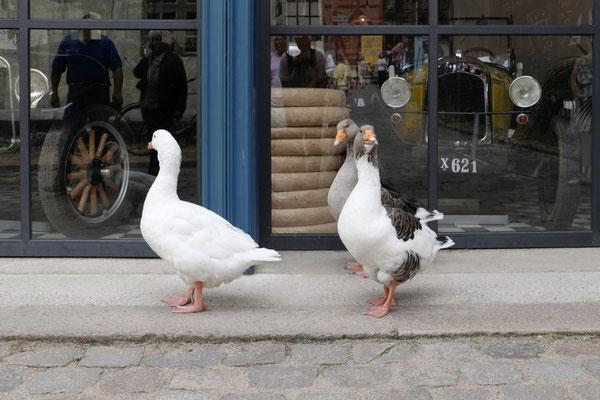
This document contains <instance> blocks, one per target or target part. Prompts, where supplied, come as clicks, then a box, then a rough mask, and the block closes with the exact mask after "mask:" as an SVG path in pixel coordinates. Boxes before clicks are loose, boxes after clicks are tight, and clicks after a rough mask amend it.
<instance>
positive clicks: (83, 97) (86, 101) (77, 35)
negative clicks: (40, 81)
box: [50, 14, 123, 129]
mask: <svg viewBox="0 0 600 400" xmlns="http://www.w3.org/2000/svg"><path fill="white" fill-rule="evenodd" d="M91 18H95V16H94V15H92V14H86V15H85V16H83V19H91ZM65 71H66V72H67V85H68V86H69V90H68V92H67V101H66V106H65V110H64V113H63V123H64V128H65V129H70V128H71V123H72V121H73V120H75V119H78V118H75V117H81V116H82V115H83V113H86V114H88V113H91V112H93V107H90V106H92V105H96V104H101V105H112V106H113V107H114V108H115V109H116V110H117V111H120V110H121V106H122V105H123V96H122V94H121V89H122V87H123V65H122V63H121V58H120V57H119V53H118V52H117V49H116V47H115V45H114V43H113V42H112V40H110V39H109V38H108V37H106V36H104V35H101V34H100V32H99V31H97V30H90V29H81V30H79V31H75V32H71V33H69V34H68V35H67V36H65V37H64V38H63V39H62V40H61V42H60V44H59V46H58V50H57V51H56V55H55V57H54V60H53V62H52V72H51V75H50V82H51V85H52V94H51V95H50V104H51V105H52V107H57V108H58V107H60V98H59V95H58V86H59V84H60V80H61V77H62V74H63V73H64V72H65ZM108 71H112V74H113V82H114V84H113V92H112V103H111V97H110V87H111V82H110V77H109V73H108Z"/></svg>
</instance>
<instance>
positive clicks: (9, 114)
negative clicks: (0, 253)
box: [0, 29, 37, 239]
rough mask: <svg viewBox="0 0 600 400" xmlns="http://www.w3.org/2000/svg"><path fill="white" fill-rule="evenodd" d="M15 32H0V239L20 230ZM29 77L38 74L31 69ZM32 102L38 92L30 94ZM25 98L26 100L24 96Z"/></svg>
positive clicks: (16, 48) (17, 89) (17, 70)
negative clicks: (0, 194)
mask: <svg viewBox="0 0 600 400" xmlns="http://www.w3.org/2000/svg"><path fill="white" fill-rule="evenodd" d="M17 32H18V31H16V30H13V29H4V30H1V31H0V81H1V82H2V84H1V85H0V88H2V95H1V96H0V115H1V116H2V118H1V119H0V124H2V128H0V165H1V166H2V168H0V193H2V207H0V238H1V239H18V238H19V237H20V231H21V201H20V200H21V193H20V188H21V185H20V153H21V152H20V140H19V137H20V136H19V103H20V101H21V96H20V92H19V63H18V60H17V57H18V54H17V53H18V48H19V47H18V43H17ZM31 75H32V78H34V76H37V73H36V72H35V71H33V70H32V71H31ZM33 96H34V98H33V99H32V101H35V99H36V97H37V94H34V95H33ZM24 100H25V101H27V100H26V99H24Z"/></svg>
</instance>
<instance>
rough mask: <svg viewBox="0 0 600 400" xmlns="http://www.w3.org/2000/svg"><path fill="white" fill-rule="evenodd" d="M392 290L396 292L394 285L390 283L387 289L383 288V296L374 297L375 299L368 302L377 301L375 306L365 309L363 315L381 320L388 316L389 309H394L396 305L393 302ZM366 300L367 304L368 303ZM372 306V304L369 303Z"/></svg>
mask: <svg viewBox="0 0 600 400" xmlns="http://www.w3.org/2000/svg"><path fill="white" fill-rule="evenodd" d="M394 290H396V283H394V282H392V283H390V286H389V288H388V287H386V286H384V287H383V292H384V295H383V296H382V297H376V298H375V299H370V300H373V301H375V300H378V301H377V303H375V306H373V307H369V308H367V311H366V312H365V313H364V314H365V315H371V316H373V317H376V318H381V317H383V316H385V315H387V314H388V312H389V311H390V307H394V306H395V305H396V301H395V300H394ZM370 300H368V301H367V302H369V301H370ZM369 304H373V303H369Z"/></svg>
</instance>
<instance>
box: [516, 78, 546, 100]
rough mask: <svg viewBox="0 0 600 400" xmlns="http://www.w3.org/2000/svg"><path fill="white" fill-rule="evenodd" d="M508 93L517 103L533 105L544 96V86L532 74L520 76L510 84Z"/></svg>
mask: <svg viewBox="0 0 600 400" xmlns="http://www.w3.org/2000/svg"><path fill="white" fill-rule="evenodd" d="M508 95H509V96H510V99H511V100H512V102H513V103H515V105H517V106H519V107H531V106H533V105H534V104H535V103H537V102H538V101H539V99H540V97H542V87H541V86H540V84H539V83H538V81H536V80H535V79H533V78H532V77H531V76H520V77H518V78H517V79H515V80H514V81H512V83H511V84H510V87H509V88H508Z"/></svg>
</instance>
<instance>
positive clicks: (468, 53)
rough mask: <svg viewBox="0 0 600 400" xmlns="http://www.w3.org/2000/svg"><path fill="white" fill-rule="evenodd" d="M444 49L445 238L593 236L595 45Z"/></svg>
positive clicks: (492, 40) (504, 40)
mask: <svg viewBox="0 0 600 400" xmlns="http://www.w3.org/2000/svg"><path fill="white" fill-rule="evenodd" d="M440 43H441V44H442V46H443V50H442V52H441V53H442V54H444V56H443V57H442V58H441V59H440V60H439V62H438V76H439V80H438V93H439V96H438V112H439V113H438V138H439V140H438V155H439V159H438V174H439V182H440V199H439V208H440V210H443V211H444V212H445V214H446V215H447V218H446V219H445V220H444V224H448V223H449V222H451V223H452V224H451V225H450V226H448V225H441V230H445V231H446V232H452V231H454V232H457V231H458V232H460V231H466V232H477V231H481V232H488V231H494V232H498V231H501V232H512V231H541V230H589V229H590V219H589V218H590V213H589V204H590V196H589V181H590V176H589V168H590V154H591V153H590V142H589V140H590V139H591V130H590V128H591V127H590V122H591V82H592V78H591V69H590V63H591V53H590V50H591V48H592V45H591V39H590V38H589V37H565V36H533V37H532V36H528V37H524V36H512V37H511V36H508V37H507V36H496V37H494V36H486V37H478V36H468V37H463V36H449V37H444V38H442V39H441V40H440Z"/></svg>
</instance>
